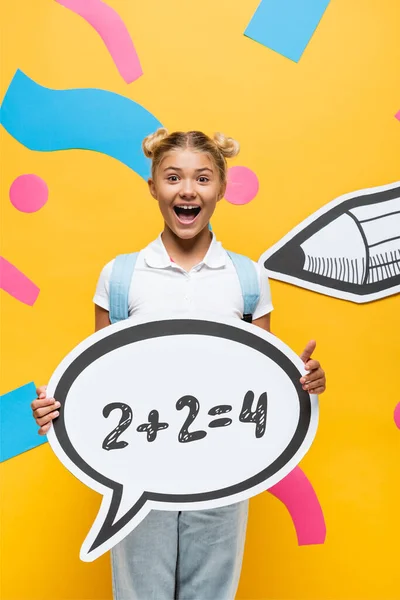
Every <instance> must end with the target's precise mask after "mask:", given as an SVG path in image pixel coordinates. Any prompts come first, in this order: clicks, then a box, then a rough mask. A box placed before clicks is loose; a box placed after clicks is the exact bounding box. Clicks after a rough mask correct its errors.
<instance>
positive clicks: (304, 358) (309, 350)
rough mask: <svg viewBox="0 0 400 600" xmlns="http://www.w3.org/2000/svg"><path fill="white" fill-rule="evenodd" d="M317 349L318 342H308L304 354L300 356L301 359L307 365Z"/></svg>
mask: <svg viewBox="0 0 400 600" xmlns="http://www.w3.org/2000/svg"><path fill="white" fill-rule="evenodd" d="M316 347H317V342H316V341H315V340H310V341H309V342H308V344H307V346H306V347H305V348H304V350H303V352H302V353H301V354H300V358H301V360H302V361H303V362H304V363H306V362H307V361H308V360H310V358H311V355H312V353H313V352H314V350H315V348H316Z"/></svg>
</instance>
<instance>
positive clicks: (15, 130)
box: [1, 70, 162, 179]
mask: <svg viewBox="0 0 400 600" xmlns="http://www.w3.org/2000/svg"><path fill="white" fill-rule="evenodd" d="M1 123H2V125H3V127H4V128H5V129H6V130H7V131H8V133H9V134H10V135H12V136H13V137H14V138H15V139H16V140H17V141H18V142H20V143H21V144H23V145H24V146H26V147H27V148H29V149H30V150H39V151H40V152H52V151H55V150H68V149H72V148H79V149H84V150H93V151H95V152H101V153H103V154H106V155H108V156H111V157H113V158H116V159H117V160H119V161H120V162H122V163H123V164H125V165H126V166H127V167H129V168H130V169H132V170H133V171H135V172H136V173H138V175H140V176H141V177H143V178H144V179H147V178H148V177H149V175H150V161H149V159H147V158H146V157H145V156H144V155H143V151H142V140H143V138H145V137H146V136H147V135H149V133H152V132H153V131H155V130H156V129H158V128H159V127H162V125H161V123H160V121H159V120H158V119H156V118H155V117H154V116H153V115H152V114H151V113H150V112H149V111H147V110H146V109H145V108H143V107H142V106H141V105H140V104H137V103H136V102H133V101H132V100H130V99H129V98H125V97H124V96H120V95H119V94H115V93H113V92H108V91H106V90H99V89H72V90H53V89H49V88H45V87H42V86H41V85H39V84H37V83H36V82H35V81H33V80H32V79H30V78H29V77H28V76H27V75H25V73H23V72H22V71H20V70H17V71H16V73H15V75H14V77H13V79H12V81H11V83H10V86H9V88H8V90H7V92H6V95H5V97H4V100H3V103H2V106H1Z"/></svg>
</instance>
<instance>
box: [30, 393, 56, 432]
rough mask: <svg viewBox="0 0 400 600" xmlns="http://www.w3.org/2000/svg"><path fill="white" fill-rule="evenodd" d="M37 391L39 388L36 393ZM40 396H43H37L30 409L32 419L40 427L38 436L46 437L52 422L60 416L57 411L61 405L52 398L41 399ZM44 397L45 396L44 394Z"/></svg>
mask: <svg viewBox="0 0 400 600" xmlns="http://www.w3.org/2000/svg"><path fill="white" fill-rule="evenodd" d="M39 390H40V388H38V390H37V391H39ZM41 395H43V393H41V394H39V397H38V398H36V400H34V401H33V402H32V404H31V408H32V413H33V418H34V419H35V421H36V423H37V424H38V425H39V427H40V429H39V432H38V433H39V435H46V433H47V432H48V430H49V429H50V427H51V423H52V421H53V420H54V419H56V418H57V417H58V416H59V414H60V412H59V411H58V410H57V409H58V408H60V406H61V404H60V402H58V401H57V400H55V399H54V398H46V397H44V398H41V397H40V396H41ZM44 395H46V394H45V393H44Z"/></svg>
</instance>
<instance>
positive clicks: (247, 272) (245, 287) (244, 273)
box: [228, 251, 260, 323]
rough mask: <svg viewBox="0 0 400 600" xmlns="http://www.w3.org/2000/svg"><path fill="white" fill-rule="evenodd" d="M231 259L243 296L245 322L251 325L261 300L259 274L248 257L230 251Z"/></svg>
mask: <svg viewBox="0 0 400 600" xmlns="http://www.w3.org/2000/svg"><path fill="white" fill-rule="evenodd" d="M228 255H229V258H230V259H231V261H232V262H233V264H234V267H235V269H236V273H237V276H238V277H239V281H240V287H241V288H242V294H243V305H244V309H243V321H247V322H248V323H251V322H252V320H253V314H254V311H255V310H256V307H257V304H258V301H259V299H260V284H259V280H258V273H257V271H256V268H255V266H254V264H253V261H252V260H251V259H250V258H248V257H247V256H243V255H242V254H236V253H235V252H229V251H228Z"/></svg>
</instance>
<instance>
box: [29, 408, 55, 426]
mask: <svg viewBox="0 0 400 600" xmlns="http://www.w3.org/2000/svg"><path fill="white" fill-rule="evenodd" d="M59 414H60V413H59V411H58V410H54V411H53V412H51V413H49V414H48V415H45V416H44V417H40V418H37V419H35V421H36V423H37V424H38V425H40V427H43V426H44V425H48V424H50V425H51V422H52V421H53V419H57V417H58V416H59Z"/></svg>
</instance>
